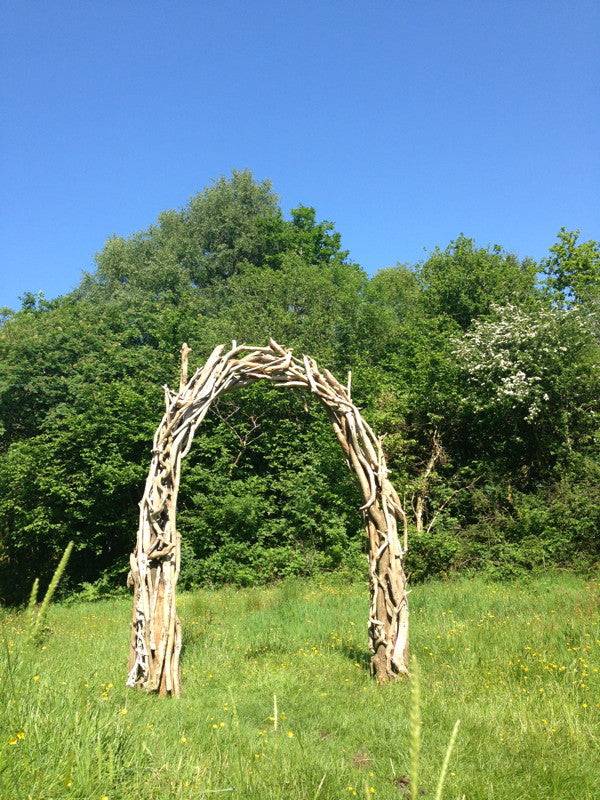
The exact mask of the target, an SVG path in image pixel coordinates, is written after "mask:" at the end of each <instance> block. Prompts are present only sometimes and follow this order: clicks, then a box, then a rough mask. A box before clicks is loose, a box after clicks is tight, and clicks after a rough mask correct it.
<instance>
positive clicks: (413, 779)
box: [409, 656, 421, 800]
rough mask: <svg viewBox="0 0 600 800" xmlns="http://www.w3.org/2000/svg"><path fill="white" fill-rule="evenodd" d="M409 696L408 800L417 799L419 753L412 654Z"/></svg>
mask: <svg viewBox="0 0 600 800" xmlns="http://www.w3.org/2000/svg"><path fill="white" fill-rule="evenodd" d="M410 698H411V702H410V744H409V752H410V800H418V797H419V759H420V755H421V678H420V675H419V665H418V663H417V659H416V658H415V657H414V656H413V658H412V659H411V679H410Z"/></svg>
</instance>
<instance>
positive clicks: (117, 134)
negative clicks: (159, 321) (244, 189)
mask: <svg viewBox="0 0 600 800" xmlns="http://www.w3.org/2000/svg"><path fill="white" fill-rule="evenodd" d="M0 8H1V11H2V19H1V20H0V22H1V24H2V27H1V30H2V33H1V34H0V35H1V38H2V46H1V47H0V53H1V54H0V67H1V75H2V79H1V81H0V93H1V95H2V96H1V98H0V99H1V109H2V110H1V119H2V122H1V127H0V137H1V142H0V158H1V162H0V168H1V182H0V186H1V192H2V197H1V202H2V208H1V230H0V241H1V244H0V247H1V253H0V269H1V276H0V277H1V280H0V306H1V305H10V306H13V307H14V306H15V305H17V298H18V296H19V295H20V294H22V293H23V292H24V291H26V290H32V291H37V290H43V291H45V293H46V295H47V296H49V297H53V296H55V295H57V294H59V293H62V292H64V291H66V290H68V289H70V288H72V287H74V286H75V285H76V284H77V282H78V281H79V278H80V275H81V271H82V270H84V269H91V268H93V263H94V262H93V259H94V254H95V253H96V252H97V251H98V250H99V249H101V248H102V246H103V243H104V241H105V240H106V238H107V237H108V236H109V235H111V234H115V233H117V234H122V235H127V234H129V233H132V232H133V231H135V230H138V229H140V228H144V227H146V226H147V225H148V224H150V223H152V222H153V221H154V220H155V218H156V215H157V214H158V212H160V211H161V210H163V209H166V208H177V207H181V206H183V205H184V204H185V203H186V201H187V200H188V199H189V197H190V196H191V195H193V194H194V193H195V192H197V191H199V190H200V189H202V188H203V187H204V186H206V185H207V184H208V183H209V182H211V181H212V180H213V179H214V178H216V177H218V176H220V175H222V174H228V173H230V171H231V170H232V169H233V168H243V167H249V168H250V169H252V170H253V172H254V173H255V175H256V176H257V177H258V178H264V177H268V178H271V179H272V181H273V184H274V187H275V189H276V191H277V192H278V194H279V196H280V198H281V202H282V206H283V208H284V210H285V211H286V212H287V211H289V209H290V208H291V207H293V206H294V205H297V204H299V203H304V204H309V205H314V206H315V207H316V208H317V213H318V215H319V217H320V218H325V219H331V220H333V221H335V223H336V224H337V227H338V229H339V230H340V231H341V232H342V235H343V242H344V245H345V246H346V247H347V248H349V249H350V251H351V254H352V256H353V258H355V259H356V260H357V261H359V262H360V263H361V264H362V265H363V266H364V267H365V268H366V269H368V270H369V272H373V271H375V270H377V269H378V268H380V267H383V266H387V265H390V264H393V263H395V262H396V261H404V262H413V261H416V260H419V259H420V258H422V257H423V255H424V252H425V250H430V249H431V248H432V247H434V246H435V245H436V244H441V245H445V244H447V243H448V241H449V240H450V239H452V238H454V237H455V236H456V235H457V234H458V233H459V232H461V231H462V232H464V233H467V234H469V235H472V236H474V237H475V238H476V239H477V240H478V241H479V242H480V243H481V244H483V245H486V244H493V243H496V242H498V243H501V244H503V245H504V246H505V247H507V248H508V249H510V250H513V251H515V252H517V253H519V254H520V255H531V256H534V257H537V258H539V257H541V256H542V255H543V254H544V252H545V251H546V250H547V248H548V246H549V245H550V244H551V243H552V241H553V239H554V235H555V233H556V231H557V230H558V228H559V227H560V226H561V225H566V226H568V227H579V228H581V229H582V233H583V235H584V236H585V237H586V238H596V239H600V214H599V210H600V208H599V206H600V202H599V199H600V195H599V188H600V2H598V1H597V0H595V2H585V0H571V1H570V2H556V1H554V0H545V1H542V0H540V1H539V2H530V1H529V2H528V0H524V1H518V0H515V2H507V0H496V1H495V2H466V0H462V2H441V3H440V2H432V1H431V0H427V2H394V1H393V0H386V2H378V1H375V2H373V0H363V2H328V1H327V0H321V1H320V2H307V0H303V1H302V2H275V0H268V1H267V0H265V1H264V2H251V1H249V2H241V1H239V2H231V1H229V0H219V2H212V0H188V2H177V0H175V1H174V2H169V3H167V2H163V3H157V2H143V3H142V2H136V3H133V2H115V1H114V0H113V1H111V0H102V2H97V1H96V0H95V1H94V2H86V1H82V0H70V1H69V2H66V0H48V2H43V3H42V2H22V1H21V0H19V1H16V0H15V2H6V0H1V2H0Z"/></svg>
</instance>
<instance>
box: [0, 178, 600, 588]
mask: <svg viewBox="0 0 600 800" xmlns="http://www.w3.org/2000/svg"><path fill="white" fill-rule="evenodd" d="M599 275H600V246H599V245H598V243H596V242H583V243H580V242H579V241H578V235H577V233H576V232H574V233H573V232H568V231H565V230H563V231H561V232H560V234H559V237H558V241H557V243H556V244H555V245H553V246H552V247H551V248H550V252H549V256H548V258H547V259H546V260H545V261H544V262H543V263H541V264H537V263H533V262H532V261H530V260H520V259H518V258H517V257H515V256H514V255H512V254H510V253H507V252H506V251H504V250H503V249H502V248H500V247H493V248H479V247H477V246H476V244H475V243H474V242H473V241H472V240H471V239H469V238H466V237H465V236H462V235H461V236H459V237H458V238H457V239H456V240H455V241H454V242H452V243H451V244H450V245H449V246H448V247H446V248H445V249H436V250H435V251H434V252H433V253H431V255H430V256H429V257H428V258H427V259H426V260H425V261H424V262H423V263H421V264H417V265H414V266H412V267H407V266H401V265H399V266H396V267H393V268H389V269H385V270H382V271H381V272H379V273H378V274H376V275H375V276H374V277H372V278H370V279H369V277H368V276H367V275H366V274H365V272H364V271H363V270H362V269H361V268H360V267H359V266H358V265H356V264H354V263H352V262H351V261H350V260H349V257H348V253H347V252H345V251H343V250H342V249H341V240H340V235H339V234H338V233H337V232H336V231H335V229H334V228H333V226H332V225H331V224H330V223H328V222H319V221H318V220H317V218H316V216H315V212H314V210H313V209H311V208H308V207H299V208H297V209H295V210H293V211H292V212H291V215H290V218H289V219H288V218H285V217H284V216H283V214H282V212H281V210H280V208H279V206H278V203H277V199H276V197H275V195H274V194H273V192H272V190H271V188H270V186H269V184H268V183H257V182H255V181H254V180H253V179H252V176H251V175H250V174H249V173H246V172H240V173H234V174H233V176H232V177H231V179H228V180H225V179H222V180H220V181H218V182H217V183H216V184H215V185H213V186H211V187H210V188H208V189H206V190H205V191H204V192H202V193H201V194H199V195H198V196H196V197H195V198H193V199H192V200H191V202H190V203H189V205H188V206H187V207H186V208H185V209H183V210H182V211H170V212H167V213H164V214H161V215H160V217H159V219H158V221H157V223H156V225H154V226H152V227H151V228H149V229H148V230H147V231H144V232H143V233H140V234H138V235H135V236H133V237H131V238H130V239H122V238H113V239H111V240H109V241H108V242H107V244H106V246H105V248H104V250H103V251H102V252H101V253H100V254H99V256H98V259H97V269H96V271H95V272H94V273H93V274H90V275H86V276H85V277H84V279H83V280H82V282H81V284H80V286H79V287H78V288H77V289H75V290H74V291H73V292H71V293H70V294H68V295H66V296H63V297H60V298H58V299H56V300H52V301H46V300H45V299H44V298H43V297H36V296H32V295H28V296H26V297H25V298H23V304H22V309H21V310H19V311H18V312H11V311H9V310H6V311H5V313H4V317H3V321H2V324H1V326H0V598H1V599H3V600H5V601H21V600H24V599H26V597H27V596H28V593H29V591H30V588H31V584H32V582H33V580H34V578H35V576H37V575H39V576H40V578H41V580H42V584H43V583H44V582H46V583H47V581H48V579H49V576H50V575H51V573H52V569H53V566H54V564H55V563H56V561H57V560H58V557H59V555H60V553H61V552H62V551H63V550H64V548H65V546H66V544H67V542H68V541H69V540H71V539H73V540H74V542H75V549H74V553H73V556H72V561H71V566H70V570H69V572H70V576H71V577H70V580H71V589H73V588H76V587H78V586H81V585H82V584H90V583H96V585H97V587H98V588H99V589H102V588H109V587H111V586H113V585H118V584H120V583H121V582H122V580H123V572H124V570H125V569H126V565H127V558H126V555H127V552H128V551H129V550H130V549H131V546H132V543H133V539H134V534H135V528H136V518H137V514H136V504H137V501H138V500H139V497H140V496H141V491H142V486H143V481H144V478H145V472H146V469H147V464H148V461H149V451H150V444H151V439H152V434H153V432H154V429H155V427H156V425H157V423H158V421H159V419H160V416H161V414H162V403H163V398H162V390H161V388H160V387H161V386H162V385H163V384H164V383H169V384H171V385H172V384H175V383H176V381H177V373H178V356H179V348H180V345H181V343H182V342H183V341H187V342H188V343H189V344H190V346H191V347H192V348H193V353H192V363H193V364H195V365H199V364H200V363H201V362H202V361H203V359H204V358H205V357H206V356H207V355H208V354H209V352H210V351H211V349H212V348H213V347H214V346H215V345H216V344H218V343H221V342H226V341H228V340H230V339H236V340H238V341H246V342H248V343H252V344H260V343H262V342H264V341H265V340H266V339H267V338H268V337H269V336H273V337H274V338H276V339H277V340H278V341H280V342H281V343H282V344H284V345H286V346H292V347H293V348H294V349H295V352H296V353H300V352H307V353H309V354H311V355H312V356H314V357H315V358H316V359H317V360H318V361H319V363H321V364H322V365H323V366H326V367H328V368H329V369H331V370H332V371H333V372H334V374H337V375H338V376H340V377H342V378H343V377H344V376H345V375H346V372H347V370H349V369H351V370H352V373H353V393H354V398H355V400H356V402H357V403H358V404H359V405H360V406H361V407H362V408H363V409H364V411H365V415H366V417H367V418H368V419H369V420H370V421H371V422H372V424H373V426H374V427H375V429H376V430H377V431H378V432H379V433H380V434H385V447H386V450H387V452H388V454H389V464H390V468H391V471H392V477H393V479H394V481H395V483H396V485H397V488H398V489H399V492H400V495H401V496H402V495H403V496H404V497H405V498H406V505H407V508H408V510H409V512H410V515H411V527H412V528H413V531H412V547H411V562H410V571H411V573H412V576H413V577H414V578H419V577H425V576H428V575H433V574H440V573H447V572H449V571H451V570H455V569H465V568H478V569H479V568H484V569H487V570H492V571H494V572H495V573H497V574H505V573H511V572H514V571H519V570H524V569H527V570H529V569H532V568H535V567H538V566H545V565H550V564H555V565H559V566H562V565H565V566H566V565H569V566H577V567H580V568H586V567H589V566H590V565H592V564H594V563H595V562H597V560H598V556H599V553H600V545H599V543H598V537H597V531H598V530H599V529H600V510H599V508H600V503H599V493H600V490H599V488H598V486H599V480H598V479H599V477H600V460H599V458H598V398H599V397H600V378H599V372H598V365H599V362H600V359H599V347H600V345H599V342H600V326H599V324H598V307H599V303H598V300H599V297H600V277H599ZM432 454H433V455H434V458H433V460H432V462H431V457H432ZM428 463H431V467H432V468H431V470H430V471H429V472H427V465H428ZM358 505H359V501H358V495H357V492H356V488H355V486H354V484H353V478H352V475H351V474H350V472H349V471H347V470H346V469H345V466H344V463H343V459H342V457H341V454H340V452H339V449H338V445H337V443H336V441H335V439H334V437H333V436H332V434H331V431H330V429H329V425H328V422H327V420H326V418H325V415H324V413H323V412H322V410H321V409H320V408H318V407H315V406H314V404H313V403H312V401H311V400H310V398H307V397H304V396H301V395H296V394H294V393H293V392H289V391H288V392H282V391H281V390H277V389H274V388H273V387H270V386H266V385H255V386H253V387H251V388H249V389H248V390H243V391H240V392H237V393H234V394H231V395H227V396H225V397H224V398H223V399H222V401H220V402H219V404H218V406H217V407H215V409H214V411H213V413H212V414H211V416H210V418H209V419H207V421H206V423H205V424H204V425H203V427H202V428H201V429H200V430H199V432H198V434H197V438H196V443H195V446H194V448H193V449H192V452H191V454H190V456H189V458H188V462H187V464H186V465H185V468H184V478H183V485H182V490H181V495H180V517H179V520H180V527H181V530H182V533H183V538H184V550H185V569H184V573H183V575H182V582H183V584H184V585H187V586H189V585H192V584H195V583H221V582H235V583H238V584H250V583H254V582H260V581H265V580H269V579H271V578H273V577H282V576H285V575H289V574H301V573H312V572H314V571H315V570H319V569H333V568H345V569H347V570H357V569H362V565H363V564H364V559H363V556H362V555H361V554H362V549H363V537H362V530H361V520H360V517H359V515H358V514H356V513H355V508H356V507H357V506H358ZM411 509H414V510H415V513H414V514H413V512H412V510H411ZM419 509H422V513H420V512H419ZM86 591H87V592H91V591H92V589H91V588H90V587H89V586H88V587H87V589H86Z"/></svg>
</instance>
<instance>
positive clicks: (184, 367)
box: [179, 342, 192, 391]
mask: <svg viewBox="0 0 600 800" xmlns="http://www.w3.org/2000/svg"><path fill="white" fill-rule="evenodd" d="M191 352H192V348H191V347H188V346H187V344H186V343H185V342H184V343H183V344H182V345H181V372H180V373H179V391H181V390H182V389H183V387H184V386H185V385H186V383H187V382H188V356H189V354H190V353H191Z"/></svg>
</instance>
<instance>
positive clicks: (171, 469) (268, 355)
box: [127, 339, 408, 696]
mask: <svg viewBox="0 0 600 800" xmlns="http://www.w3.org/2000/svg"><path fill="white" fill-rule="evenodd" d="M224 351H225V347H224V346H223V345H220V346H219V347H217V348H215V350H213V352H212V354H211V355H210V357H209V359H208V361H207V362H206V364H205V365H204V366H203V367H202V368H201V369H198V370H197V371H196V372H194V374H193V375H192V377H191V378H190V379H189V380H188V377H187V371H188V368H187V364H188V354H189V352H190V349H189V348H188V346H187V345H186V344H184V345H183V347H182V348H181V378H180V386H179V391H178V392H173V391H172V390H171V389H169V388H168V387H167V386H165V387H164V390H165V404H166V411H165V414H164V416H163V418H162V421H161V423H160V425H159V426H158V429H157V431H156V433H155V435H154V442H153V448H152V461H151V464H150V470H149V473H148V478H147V480H146V486H145V489H144V495H143V497H142V499H141V501H140V504H139V507H140V512H139V528H138V533H137V542H136V547H135V551H134V552H133V553H132V554H131V557H130V562H131V571H130V573H129V576H128V585H129V586H130V587H133V592H134V599H133V615H132V623H131V647H130V656H129V677H128V679H127V685H128V686H139V687H142V688H144V689H146V690H147V691H154V692H159V693H160V694H168V695H173V696H178V695H179V693H180V688H181V681H180V674H179V655H180V651H181V624H180V622H179V619H178V617H177V612H176V607H175V588H176V585H177V578H178V576H179V570H180V563H181V548H180V534H179V532H178V530H177V526H176V511H177V492H178V489H179V479H180V474H181V461H182V459H183V458H184V457H185V456H186V455H187V454H188V452H189V450H190V448H191V446H192V441H193V438H194V433H195V431H196V429H197V428H198V426H199V425H200V423H201V422H202V420H203V419H204V417H205V416H206V414H207V412H208V410H209V408H210V406H211V404H212V403H213V402H214V400H216V398H217V397H219V396H220V395H221V394H223V393H224V392H227V391H229V390H231V389H235V388H239V387H242V386H247V385H248V384H250V383H253V382H254V381H257V380H263V379H266V380H269V381H271V383H273V384H275V385H276V386H282V387H294V388H300V389H306V390H308V391H310V392H312V393H313V394H314V395H315V396H316V397H317V398H318V399H319V400H320V401H321V403H322V404H323V405H324V406H325V409H326V410H327V412H328V414H329V418H330V420H331V423H332V425H333V430H334V432H335V435H336V437H337V439H338V441H339V443H340V445H341V447H342V450H343V451H344V454H345V456H346V460H347V463H348V466H349V467H350V468H351V469H353V470H354V472H355V473H356V476H357V478H358V481H359V484H360V488H361V490H362V494H363V498H364V505H362V506H361V509H360V510H361V512H362V515H363V519H364V522H365V527H366V532H367V536H368V540H369V573H370V591H371V604H370V611H369V621H368V635H369V645H370V649H371V654H372V657H371V672H372V674H373V675H374V676H375V677H376V678H377V680H378V681H380V682H385V681H389V680H391V679H393V678H395V677H396V676H399V675H403V674H407V673H408V604H407V591H406V577H405V574H404V568H403V560H404V554H405V551H406V535H405V536H404V541H403V542H402V543H401V542H400V539H399V536H398V529H397V521H398V520H402V521H403V522H404V521H405V516H404V510H403V508H402V505H401V503H400V500H399V498H398V495H397V494H396V491H395V490H394V487H393V486H392V484H391V483H390V481H389V479H388V475H387V468H386V463H385V458H384V455H383V449H382V446H381V440H380V439H378V438H377V437H376V436H375V434H374V433H373V431H372V430H371V428H370V427H369V425H368V424H367V423H366V422H365V420H364V419H363V418H362V416H361V413H360V411H359V410H358V408H357V407H356V406H355V405H354V403H353V402H352V399H351V397H350V386H349V385H348V386H347V387H346V386H343V385H342V384H340V383H339V382H338V381H337V380H336V379H335V378H334V377H333V375H332V374H331V373H330V372H329V371H328V370H326V369H325V370H322V371H320V370H319V369H318V367H317V364H316V363H315V361H314V360H313V359H311V358H309V357H308V356H302V358H301V359H300V358H295V357H294V356H293V355H292V352H291V350H287V349H285V348H283V347H281V346H280V345H279V344H277V342H275V341H273V340H272V339H271V340H270V342H269V345H268V347H252V346H248V345H237V344H236V342H233V343H232V347H231V349H230V350H229V351H227V352H224ZM404 529H405V530H406V528H405V526H404Z"/></svg>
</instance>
